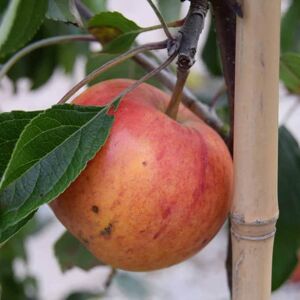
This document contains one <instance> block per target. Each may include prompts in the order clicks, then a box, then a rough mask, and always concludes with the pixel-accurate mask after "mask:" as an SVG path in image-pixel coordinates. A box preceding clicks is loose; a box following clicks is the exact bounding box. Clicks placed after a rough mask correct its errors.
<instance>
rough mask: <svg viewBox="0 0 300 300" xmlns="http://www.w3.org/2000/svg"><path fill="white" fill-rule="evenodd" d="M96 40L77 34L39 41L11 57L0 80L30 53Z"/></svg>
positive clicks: (90, 36)
mask: <svg viewBox="0 0 300 300" xmlns="http://www.w3.org/2000/svg"><path fill="white" fill-rule="evenodd" d="M95 40H96V39H95V38H94V37H93V36H92V35H87V34H79V35H62V36H57V37H51V38H47V39H44V40H40V41H38V42H35V43H32V44H30V45H28V46H27V47H25V48H23V49H22V50H20V51H19V52H17V53H16V54H15V55H14V56H12V57H11V58H10V59H9V60H8V61H7V62H6V63H5V64H4V65H3V66H2V67H1V69H0V80H1V79H2V78H3V77H4V76H5V74H6V73H7V72H8V71H9V70H10V69H11V67H12V66H13V65H14V64H15V63H16V62H17V61H18V60H20V59H21V58H22V57H24V56H25V55H27V54H29V53H30V52H32V51H34V50H36V49H39V48H42V47H46V46H50V45H56V44H63V43H68V42H72V41H91V42H93V41H95Z"/></svg>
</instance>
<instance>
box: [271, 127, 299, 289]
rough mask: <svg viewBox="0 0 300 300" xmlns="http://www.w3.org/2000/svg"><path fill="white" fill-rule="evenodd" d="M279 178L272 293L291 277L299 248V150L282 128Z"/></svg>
mask: <svg viewBox="0 0 300 300" xmlns="http://www.w3.org/2000/svg"><path fill="white" fill-rule="evenodd" d="M278 176H279V179H278V198H279V210H280V216H279V220H278V222H277V233H276V236H275V245H274V254H273V274H272V275H273V276H272V287H273V289H277V288H278V287H280V286H281V285H282V284H283V283H284V282H285V281H286V280H287V279H288V278H289V276H290V275H291V273H292V271H293V269H294V268H295V266H296V264H297V251H298V249H299V248H300V185H299V178H300V148H299V145H298V144H297V142H296V141H295V139H294V138H293V136H292V135H291V134H290V132H289V131H288V130H287V129H286V128H285V127H281V128H280V130H279V172H278Z"/></svg>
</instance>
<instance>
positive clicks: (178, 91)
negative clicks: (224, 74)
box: [166, 0, 208, 119]
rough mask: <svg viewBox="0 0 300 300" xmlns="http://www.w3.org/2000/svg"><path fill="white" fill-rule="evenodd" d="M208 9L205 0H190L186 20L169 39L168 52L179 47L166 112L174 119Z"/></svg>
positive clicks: (193, 60)
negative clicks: (175, 36) (175, 34)
mask: <svg viewBox="0 0 300 300" xmlns="http://www.w3.org/2000/svg"><path fill="white" fill-rule="evenodd" d="M207 11H208V2H207V0H191V5H190V9H189V12H188V15H187V17H186V20H185V22H184V24H183V26H182V27H181V29H180V30H179V32H178V36H177V38H176V40H175V41H170V42H171V44H170V48H169V53H172V52H173V51H174V50H177V48H178V49H179V55H178V60H177V82H176V85H175V89H174V92H173V94H172V98H171V101H170V103H169V105H168V108H167V111H166V114H167V115H169V116H170V117H171V118H173V119H176V116H177V112H178V108H179V104H180V102H181V98H182V92H183V88H184V86H185V83H186V80H187V78H188V74H189V70H190V68H191V67H192V66H193V64H194V62H195V54H196V51H197V46H198V41H199V37H200V34H201V32H202V30H203V26H204V20H205V16H206V14H207Z"/></svg>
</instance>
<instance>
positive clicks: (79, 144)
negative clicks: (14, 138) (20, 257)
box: [0, 104, 114, 232]
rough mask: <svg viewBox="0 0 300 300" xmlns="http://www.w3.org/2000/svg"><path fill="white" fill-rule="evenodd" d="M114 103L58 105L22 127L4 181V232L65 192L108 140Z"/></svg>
mask: <svg viewBox="0 0 300 300" xmlns="http://www.w3.org/2000/svg"><path fill="white" fill-rule="evenodd" d="M107 110H108V107H81V106H76V105H68V104H65V105H55V106H53V107H52V108H50V109H48V110H46V111H45V112H43V113H41V114H39V115H38V116H37V117H35V118H34V119H33V120H32V121H31V122H30V123H29V124H28V125H27V126H26V127H25V129H24V131H23V132H22V134H21V136H20V138H19V140H18V142H17V144H16V146H15V148H14V151H13V154H12V156H11V159H10V162H9V164H8V166H7V168H6V170H5V172H4V174H3V176H2V180H1V182H0V232H4V231H5V230H6V229H7V228H8V227H11V226H13V225H15V224H17V223H18V222H20V221H21V220H22V219H24V218H25V217H26V216H28V215H29V214H30V213H31V212H33V211H35V210H36V209H37V208H38V207H39V206H41V205H42V204H44V203H48V202H49V201H51V200H53V199H54V198H55V197H57V196H58V195H59V194H60V193H62V192H63V191H64V190H65V189H66V188H67V187H68V186H69V185H70V183H71V182H72V181H74V180H75V179H76V177H77V176H78V175H79V174H80V172H81V171H82V170H83V169H84V168H85V166H86V164H87V162H88V161H89V160H90V159H92V158H93V157H94V155H95V154H96V153H97V151H98V150H99V149H100V148H101V147H102V146H103V144H104V143H105V141H106V139H107V137H108V135H109V132H110V129H111V126H112V124H113V120H114V117H113V116H109V115H108V114H107Z"/></svg>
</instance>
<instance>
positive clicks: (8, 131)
mask: <svg viewBox="0 0 300 300" xmlns="http://www.w3.org/2000/svg"><path fill="white" fill-rule="evenodd" d="M39 113H40V111H31V112H25V111H12V112H8V113H2V114H0V149H1V155H0V181H1V178H2V175H3V173H4V171H5V169H6V167H7V164H8V162H9V160H10V157H11V155H12V152H13V150H14V147H15V144H16V142H17V140H18V138H19V136H20V134H21V133H22V131H23V129H24V128H25V126H26V125H27V124H28V123H29V122H30V121H31V120H32V119H33V118H34V117H36V116H37V115H38V114H39Z"/></svg>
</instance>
